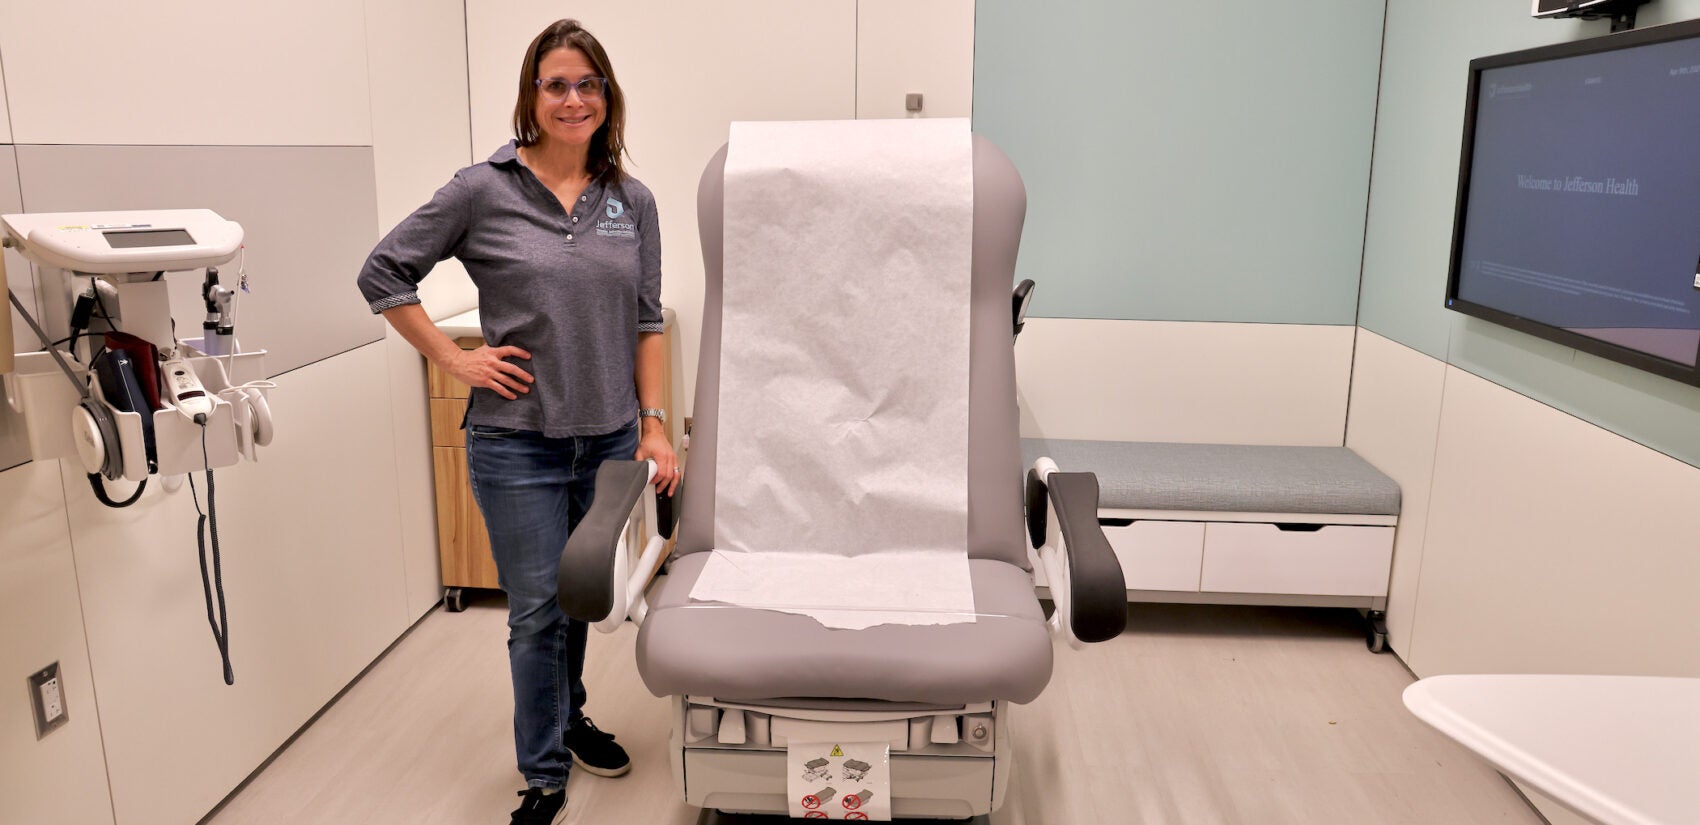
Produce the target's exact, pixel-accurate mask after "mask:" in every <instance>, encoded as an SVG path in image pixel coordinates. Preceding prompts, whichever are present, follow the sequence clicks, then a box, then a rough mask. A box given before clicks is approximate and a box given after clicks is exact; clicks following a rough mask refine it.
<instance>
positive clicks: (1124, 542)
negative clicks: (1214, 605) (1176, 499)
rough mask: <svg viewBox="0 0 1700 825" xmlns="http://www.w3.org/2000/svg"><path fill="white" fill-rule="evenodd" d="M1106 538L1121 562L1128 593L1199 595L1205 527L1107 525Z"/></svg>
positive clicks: (1153, 523)
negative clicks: (1184, 593) (1181, 591)
mask: <svg viewBox="0 0 1700 825" xmlns="http://www.w3.org/2000/svg"><path fill="white" fill-rule="evenodd" d="M1104 535H1105V536H1107V537H1109V539H1110V546H1111V547H1112V548H1114V549H1115V551H1116V560H1117V561H1119V562H1121V565H1122V578H1123V579H1125V580H1126V581H1127V589H1129V590H1183V591H1186V592H1189V593H1195V592H1197V591H1198V570H1199V564H1200V563H1201V562H1202V561H1203V557H1204V524H1203V523H1201V522H1196V521H1147V520H1143V519H1142V520H1139V521H1135V522H1133V523H1132V524H1128V525H1126V526H1116V525H1113V524H1106V525H1104Z"/></svg>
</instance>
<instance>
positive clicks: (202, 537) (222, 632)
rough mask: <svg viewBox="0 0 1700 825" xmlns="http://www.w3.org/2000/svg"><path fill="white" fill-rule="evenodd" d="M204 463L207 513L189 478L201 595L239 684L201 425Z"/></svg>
mask: <svg viewBox="0 0 1700 825" xmlns="http://www.w3.org/2000/svg"><path fill="white" fill-rule="evenodd" d="M201 461H202V463H204V464H206V465H207V512H205V513H203V512H201V499H200V496H199V495H198V492H197V491H196V490H195V476H194V474H193V473H191V474H190V475H189V497H190V499H192V500H193V501H194V502H195V514H196V515H198V516H200V521H199V522H197V523H196V525H195V546H196V547H197V549H199V551H200V561H201V592H202V594H204V595H205V596H206V601H207V624H209V625H211V626H212V632H213V641H214V642H216V643H218V655H219V659H220V660H222V661H223V663H224V683H225V684H227V685H234V684H236V671H234V670H232V669H231V667H230V611H229V610H227V609H225V606H224V562H223V559H222V558H221V554H220V552H219V546H218V508H217V506H216V505H215V504H214V503H213V471H212V462H211V461H208V460H207V428H206V425H205V424H202V425H201ZM209 522H210V523H211V525H212V530H211V532H212V548H213V551H212V579H211V581H210V582H209V581H208V579H207V532H208V531H207V525H208V523H209ZM215 588H216V589H217V591H218V613H217V615H216V616H215V615H214V613H213V590H214V589H215Z"/></svg>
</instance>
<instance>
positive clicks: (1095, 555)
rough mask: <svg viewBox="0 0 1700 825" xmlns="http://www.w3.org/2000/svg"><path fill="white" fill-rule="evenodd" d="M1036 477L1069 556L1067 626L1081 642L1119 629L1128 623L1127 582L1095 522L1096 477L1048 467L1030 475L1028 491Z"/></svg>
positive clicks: (1114, 634) (1097, 639) (1098, 639)
mask: <svg viewBox="0 0 1700 825" xmlns="http://www.w3.org/2000/svg"><path fill="white" fill-rule="evenodd" d="M1035 481H1037V483H1038V484H1040V485H1041V486H1042V487H1044V488H1047V489H1048V491H1049V499H1050V504H1051V507H1050V509H1051V510H1053V511H1055V513H1056V519H1057V528H1058V530H1059V532H1061V534H1062V545H1063V550H1064V551H1065V554H1066V558H1067V560H1068V598H1069V606H1068V607H1069V610H1068V617H1069V627H1070V630H1071V631H1072V632H1073V634H1074V636H1075V638H1077V639H1079V640H1081V641H1083V642H1102V641H1104V640H1106V639H1113V638H1115V637H1117V636H1119V635H1121V632H1122V631H1123V630H1125V629H1126V628H1127V583H1126V580H1125V579H1124V578H1123V577H1122V567H1121V562H1119V561H1117V560H1116V553H1115V551H1114V550H1113V549H1111V547H1110V540H1109V538H1107V537H1105V535H1104V530H1103V528H1102V527H1100V526H1099V525H1098V477H1097V476H1096V475H1094V474H1092V473H1061V472H1053V473H1050V474H1049V475H1048V476H1046V477H1045V478H1044V480H1043V481H1038V480H1037V478H1036V477H1030V479H1029V495H1030V496H1031V494H1032V483H1033V482H1035ZM1038 509H1039V510H1041V511H1043V510H1044V509H1045V508H1044V507H1039V508H1038ZM1029 517H1030V518H1031V516H1029ZM1040 518H1041V519H1043V518H1045V516H1040ZM1041 524H1043V522H1042V521H1041ZM1029 529H1031V528H1029Z"/></svg>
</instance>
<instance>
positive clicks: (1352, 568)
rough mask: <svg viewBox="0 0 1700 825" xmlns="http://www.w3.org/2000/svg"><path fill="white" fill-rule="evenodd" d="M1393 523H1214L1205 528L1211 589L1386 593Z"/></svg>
mask: <svg viewBox="0 0 1700 825" xmlns="http://www.w3.org/2000/svg"><path fill="white" fill-rule="evenodd" d="M1392 561H1393V528H1392V527H1361V526H1355V525H1334V524H1331V525H1324V526H1323V527H1321V528H1319V529H1316V530H1282V529H1280V528H1279V527H1277V526H1276V525H1274V524H1268V523H1243V524H1241V523H1227V522H1221V523H1211V524H1208V525H1206V526H1205V530H1204V572H1203V577H1202V580H1201V581H1200V589H1201V590H1203V591H1205V592H1207V593H1290V594H1298V595H1307V596H1385V595H1387V575H1388V570H1389V568H1390V566H1391V564H1392Z"/></svg>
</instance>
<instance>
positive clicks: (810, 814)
mask: <svg viewBox="0 0 1700 825" xmlns="http://www.w3.org/2000/svg"><path fill="white" fill-rule="evenodd" d="M803 818H804V819H826V814H824V813H822V812H820V811H809V812H808V813H806V814H803ZM862 818H863V819H867V817H865V816H864V817H862Z"/></svg>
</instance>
